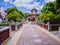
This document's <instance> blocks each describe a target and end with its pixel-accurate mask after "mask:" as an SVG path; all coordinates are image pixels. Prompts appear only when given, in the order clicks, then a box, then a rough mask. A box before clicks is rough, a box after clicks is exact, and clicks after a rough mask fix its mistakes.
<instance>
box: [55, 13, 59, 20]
mask: <svg viewBox="0 0 60 45" xmlns="http://www.w3.org/2000/svg"><path fill="white" fill-rule="evenodd" d="M55 20H56V21H60V13H59V14H57V15H56V16H55Z"/></svg>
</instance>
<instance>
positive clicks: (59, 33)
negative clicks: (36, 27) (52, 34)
mask: <svg viewBox="0 0 60 45" xmlns="http://www.w3.org/2000/svg"><path fill="white" fill-rule="evenodd" d="M58 36H60V27H59V31H58Z"/></svg>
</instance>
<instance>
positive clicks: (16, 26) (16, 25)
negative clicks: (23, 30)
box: [15, 22, 18, 31]
mask: <svg viewBox="0 0 60 45" xmlns="http://www.w3.org/2000/svg"><path fill="white" fill-rule="evenodd" d="M17 29H18V22H16V24H15V30H16V31H17Z"/></svg>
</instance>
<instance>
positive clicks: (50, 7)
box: [42, 2, 55, 13]
mask: <svg viewBox="0 0 60 45" xmlns="http://www.w3.org/2000/svg"><path fill="white" fill-rule="evenodd" d="M54 4H55V2H48V3H46V4H45V5H44V6H43V8H42V12H44V11H46V10H48V11H51V12H53V13H55V9H54V6H55V5H54Z"/></svg>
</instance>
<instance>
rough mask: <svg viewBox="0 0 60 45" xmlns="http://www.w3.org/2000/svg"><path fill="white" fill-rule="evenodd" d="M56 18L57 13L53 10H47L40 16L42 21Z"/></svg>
mask: <svg viewBox="0 0 60 45" xmlns="http://www.w3.org/2000/svg"><path fill="white" fill-rule="evenodd" d="M54 19H55V15H54V14H53V13H52V12H51V11H45V12H43V13H42V14H41V15H40V16H39V20H40V21H42V20H44V21H50V20H54Z"/></svg>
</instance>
